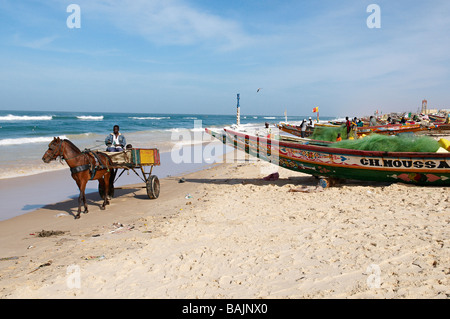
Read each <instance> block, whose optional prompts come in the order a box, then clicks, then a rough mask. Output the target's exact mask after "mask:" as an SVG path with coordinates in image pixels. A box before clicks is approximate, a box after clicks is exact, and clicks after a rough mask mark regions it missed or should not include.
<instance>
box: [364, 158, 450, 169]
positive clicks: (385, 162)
mask: <svg viewBox="0 0 450 319" xmlns="http://www.w3.org/2000/svg"><path fill="white" fill-rule="evenodd" d="M360 163H361V164H362V165H364V166H373V167H392V168H450V165H449V164H448V163H447V162H446V161H418V160H416V161H413V160H400V159H382V160H381V159H377V158H375V159H374V158H362V159H361V160H360Z"/></svg>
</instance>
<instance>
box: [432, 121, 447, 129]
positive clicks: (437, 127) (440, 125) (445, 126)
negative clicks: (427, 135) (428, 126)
mask: <svg viewBox="0 0 450 319" xmlns="http://www.w3.org/2000/svg"><path fill="white" fill-rule="evenodd" d="M432 131H450V124H440V123H439V124H435V126H434V128H433V129H432Z"/></svg>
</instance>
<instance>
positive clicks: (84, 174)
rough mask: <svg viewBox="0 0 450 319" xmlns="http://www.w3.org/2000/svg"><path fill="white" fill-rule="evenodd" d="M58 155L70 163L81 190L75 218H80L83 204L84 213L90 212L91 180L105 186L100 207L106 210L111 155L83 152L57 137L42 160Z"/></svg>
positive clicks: (69, 142)
mask: <svg viewBox="0 0 450 319" xmlns="http://www.w3.org/2000/svg"><path fill="white" fill-rule="evenodd" d="M58 157H60V161H62V160H63V159H64V160H65V161H66V163H67V165H69V167H70V171H71V173H72V178H73V179H74V180H75V182H76V183H77V185H78V188H79V190H80V196H79V197H78V213H77V215H76V216H75V219H79V218H80V214H81V206H82V204H84V213H85V214H87V213H88V206H87V204H86V195H85V190H86V184H87V182H88V181H89V180H98V182H99V184H100V187H103V190H104V191H105V192H104V196H103V204H102V206H101V207H100V209H101V210H105V209H106V205H109V200H108V196H109V189H110V185H109V184H110V177H111V171H110V169H109V167H111V166H112V162H111V159H110V157H109V156H108V155H106V154H103V153H98V152H93V151H90V150H85V151H83V152H82V151H80V149H79V148H78V147H76V146H75V145H74V144H73V143H72V142H71V141H69V140H66V139H64V140H62V139H60V138H59V137H55V138H54V139H53V141H51V142H50V144H49V145H48V150H47V151H46V152H45V153H44V156H42V160H43V161H44V163H50V161H52V160H56V158H58ZM100 187H99V188H100Z"/></svg>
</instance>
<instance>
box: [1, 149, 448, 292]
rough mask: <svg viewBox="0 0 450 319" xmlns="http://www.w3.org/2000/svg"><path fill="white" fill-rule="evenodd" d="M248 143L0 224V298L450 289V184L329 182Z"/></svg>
mask: <svg viewBox="0 0 450 319" xmlns="http://www.w3.org/2000/svg"><path fill="white" fill-rule="evenodd" d="M239 154H240V156H239V157H240V159H239V160H238V161H237V162H235V163H225V164H215V165H212V166H211V167H210V168H208V169H205V170H202V171H198V172H195V173H191V174H187V175H184V176H183V177H184V179H185V182H184V183H180V182H179V180H180V176H177V177H168V178H165V179H162V180H161V195H160V197H159V198H158V199H157V200H150V199H148V198H147V195H146V193H145V190H144V189H140V188H136V189H127V190H116V195H115V197H114V198H113V199H112V201H111V205H110V206H108V207H107V210H106V211H101V210H100V208H99V206H100V198H99V196H98V195H97V194H90V195H89V196H88V201H89V205H90V212H89V213H88V214H83V215H82V216H81V219H79V220H74V219H73V214H74V212H75V211H76V206H77V201H76V199H69V200H66V201H64V202H59V203H55V204H52V205H47V206H45V207H43V208H41V209H39V210H36V211H34V212H31V213H27V214H24V215H21V216H18V217H15V218H12V219H8V220H5V221H2V222H0V237H1V245H0V258H1V259H0V293H1V298H230V299H233V298H448V297H449V296H450V266H449V265H450V249H449V245H450V242H449V238H450V236H449V235H450V233H449V223H450V215H449V214H450V210H449V207H450V202H449V201H450V195H449V194H450V192H449V189H448V187H441V188H434V187H416V186H409V185H405V184H383V183H366V182H351V181H348V182H346V183H344V184H341V185H338V186H335V187H332V188H327V189H322V188H317V187H316V185H317V180H316V179H315V178H314V177H311V176H309V175H306V174H302V173H296V172H293V171H289V170H285V169H280V168H278V167H276V166H272V165H271V164H268V163H265V162H260V161H259V160H256V159H254V158H249V161H245V160H244V157H243V156H242V153H239ZM274 171H278V172H279V174H280V178H279V179H278V180H276V181H265V180H263V177H264V176H267V175H268V174H269V173H272V172H274ZM42 231H47V235H48V236H47V237H39V234H40V233H41V234H45V232H42ZM48 232H50V233H48ZM51 232H53V234H52V233H51Z"/></svg>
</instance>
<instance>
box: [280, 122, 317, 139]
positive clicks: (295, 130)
mask: <svg viewBox="0 0 450 319" xmlns="http://www.w3.org/2000/svg"><path fill="white" fill-rule="evenodd" d="M277 127H278V129H280V130H281V131H283V132H286V133H289V134H292V135H295V136H300V137H301V136H302V132H301V130H300V126H297V125H293V124H288V123H280V124H277ZM313 132H314V127H312V126H310V125H308V126H307V127H306V131H305V137H308V136H310V135H312V133H313Z"/></svg>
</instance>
